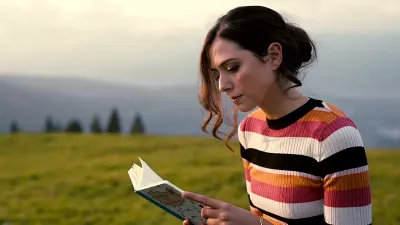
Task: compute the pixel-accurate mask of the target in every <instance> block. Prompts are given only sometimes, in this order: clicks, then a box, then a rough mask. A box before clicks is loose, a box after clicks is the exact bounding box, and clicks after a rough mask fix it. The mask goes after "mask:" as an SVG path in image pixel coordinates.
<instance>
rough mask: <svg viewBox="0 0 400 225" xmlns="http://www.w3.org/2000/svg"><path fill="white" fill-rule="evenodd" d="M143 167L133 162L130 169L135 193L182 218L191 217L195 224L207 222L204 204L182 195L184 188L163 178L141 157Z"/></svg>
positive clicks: (129, 172)
mask: <svg viewBox="0 0 400 225" xmlns="http://www.w3.org/2000/svg"><path fill="white" fill-rule="evenodd" d="M139 160H140V163H141V165H142V167H140V166H138V165H136V164H133V166H132V168H130V169H129V170H128V174H129V178H130V179H131V181H132V185H133V188H134V191H135V193H137V194H138V195H140V196H141V197H143V198H145V199H146V200H148V201H149V202H151V203H153V204H155V205H157V206H158V207H160V208H161V209H163V210H164V211H166V212H168V213H169V214H171V215H173V216H175V217H176V218H178V219H180V220H182V221H183V220H185V219H189V220H190V222H191V223H192V224H193V225H200V224H203V223H206V222H207V220H206V219H204V218H203V217H201V215H200V213H201V209H202V208H203V206H202V205H200V204H198V203H196V202H194V201H192V200H189V199H185V198H183V197H182V192H183V191H182V190H181V189H179V188H178V187H176V186H175V185H173V184H171V183H170V182H169V181H167V180H163V179H162V178H161V177H160V176H158V175H157V174H156V173H155V172H154V171H153V170H152V169H151V168H150V167H149V166H148V165H147V164H146V163H145V162H144V161H143V160H142V159H141V158H139Z"/></svg>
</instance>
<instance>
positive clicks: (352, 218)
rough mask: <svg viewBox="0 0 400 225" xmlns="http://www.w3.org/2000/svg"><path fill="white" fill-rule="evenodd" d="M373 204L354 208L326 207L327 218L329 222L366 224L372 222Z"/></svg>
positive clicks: (352, 224)
mask: <svg viewBox="0 0 400 225" xmlns="http://www.w3.org/2000/svg"><path fill="white" fill-rule="evenodd" d="M371 208H372V207H371V204H370V205H368V206H364V207H354V208H331V207H327V206H326V207H325V209H324V213H325V220H326V222H327V223H329V224H340V225H366V224H371V223H372V212H371Z"/></svg>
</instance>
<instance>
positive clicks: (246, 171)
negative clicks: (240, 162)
mask: <svg viewBox="0 0 400 225" xmlns="http://www.w3.org/2000/svg"><path fill="white" fill-rule="evenodd" d="M244 175H245V177H246V180H247V181H249V182H250V170H249V169H247V168H245V169H244Z"/></svg>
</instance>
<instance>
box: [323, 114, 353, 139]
mask: <svg viewBox="0 0 400 225" xmlns="http://www.w3.org/2000/svg"><path fill="white" fill-rule="evenodd" d="M343 127H354V128H356V129H357V127H356V125H355V124H354V122H353V121H352V120H351V119H349V118H347V117H338V118H336V119H335V120H334V121H332V123H330V124H329V126H327V127H326V129H325V130H324V132H323V133H322V135H321V138H320V141H323V140H325V139H326V138H328V137H329V136H330V135H331V134H333V133H334V132H335V131H337V130H339V129H340V128H343Z"/></svg>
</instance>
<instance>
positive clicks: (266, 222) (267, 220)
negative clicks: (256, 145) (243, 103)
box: [238, 120, 286, 225]
mask: <svg viewBox="0 0 400 225" xmlns="http://www.w3.org/2000/svg"><path fill="white" fill-rule="evenodd" d="M244 121H245V120H244ZM244 121H243V122H242V124H243V125H241V126H244ZM238 137H239V145H240V155H241V157H242V161H243V168H244V175H245V176H244V178H245V179H244V180H245V190H246V194H247V196H248V199H249V204H250V205H249V207H250V212H251V213H253V214H254V215H256V216H258V217H261V218H263V221H262V223H261V221H260V222H259V224H262V225H285V224H286V223H282V222H281V221H278V220H276V219H274V218H271V217H269V216H267V215H264V214H263V213H262V212H261V211H260V210H258V209H257V208H256V207H254V206H253V204H252V202H251V199H250V189H251V182H250V181H251V180H250V170H249V165H250V162H249V161H248V160H247V157H246V148H245V147H244V146H245V135H244V133H243V129H242V127H239V129H238Z"/></svg>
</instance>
